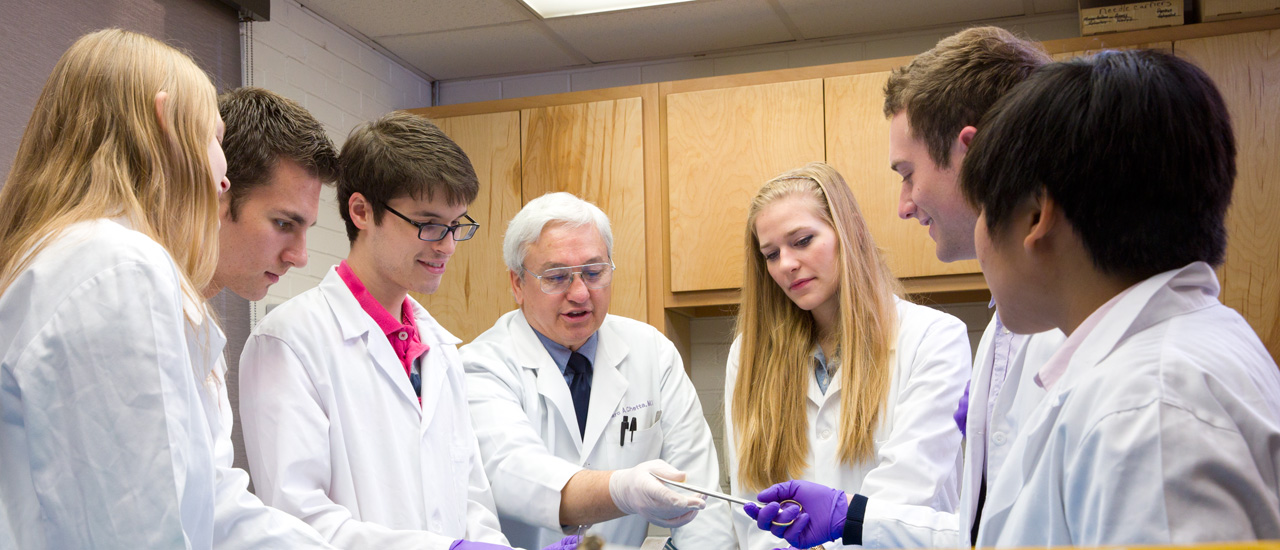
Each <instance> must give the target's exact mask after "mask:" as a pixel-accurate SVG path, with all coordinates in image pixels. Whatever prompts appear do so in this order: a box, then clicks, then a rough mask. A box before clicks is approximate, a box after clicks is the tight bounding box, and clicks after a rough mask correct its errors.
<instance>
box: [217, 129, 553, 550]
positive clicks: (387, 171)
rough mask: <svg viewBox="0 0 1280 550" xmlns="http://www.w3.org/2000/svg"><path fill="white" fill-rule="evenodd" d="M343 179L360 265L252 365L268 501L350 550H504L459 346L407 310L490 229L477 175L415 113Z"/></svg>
mask: <svg viewBox="0 0 1280 550" xmlns="http://www.w3.org/2000/svg"><path fill="white" fill-rule="evenodd" d="M340 163H341V166H340V171H339V174H340V175H339V178H338V203H339V207H340V208H341V211H340V212H341V215H342V219H343V221H345V222H346V229H347V236H348V237H349V238H350V240H351V252H350V254H349V255H348V256H347V259H346V260H344V261H343V262H342V263H340V264H339V265H337V266H335V267H334V268H332V269H330V270H329V273H328V275H326V276H325V278H324V280H323V281H321V282H320V286H318V287H316V288H313V289H311V290H308V291H306V292H304V293H302V294H301V295H299V296H297V297H295V298H293V299H291V300H289V301H287V302H285V303H284V304H282V305H280V306H279V307H278V308H276V310H274V311H272V312H271V313H270V314H268V315H267V316H266V318H264V319H263V320H262V322H260V323H259V324H258V326H257V327H256V328H255V329H254V331H253V334H252V335H251V336H250V337H249V342H248V343H247V344H246V345H245V349H244V354H243V355H242V356H241V363H240V412H241V417H242V418H243V424H244V434H245V450H246V451H247V454H248V456H249V465H250V467H251V472H252V474H253V479H254V484H255V486H256V488H257V490H258V494H259V495H260V496H261V497H262V500H263V501H264V502H266V503H268V504H270V505H272V506H276V507H279V508H281V509H283V510H285V511H287V512H289V513H291V514H294V515H296V516H298V517H299V518H302V519H303V520H304V521H306V522H307V523H309V524H310V525H311V526H313V527H315V528H316V530H318V531H320V533H321V534H322V535H323V536H325V537H326V538H327V539H328V540H329V542H330V543H332V544H333V545H334V546H338V547H342V548H415V549H418V548H427V549H435V550H445V549H449V550H480V549H488V548H507V539H506V537H504V536H503V535H502V533H501V532H499V525H498V518H497V516H496V515H495V512H494V502H493V497H492V495H491V493H490V487H489V482H488V479H487V478H486V476H485V472H484V466H483V464H482V463H481V461H480V453H479V448H478V447H477V443H476V437H475V433H474V432H473V431H472V428H471V420H470V416H469V413H468V410H467V399H466V391H465V384H464V376H463V369H462V362H461V360H460V359H459V357H458V350H457V347H456V346H457V344H458V342H459V340H458V339H457V338H456V337H454V336H453V335H452V334H449V332H448V331H446V330H445V329H444V328H443V327H441V326H440V324H439V323H437V322H436V320H435V319H434V318H432V317H431V315H429V314H428V313H427V311H426V310H425V309H424V308H423V307H422V306H421V305H420V304H418V302H417V301H415V300H414V299H413V298H410V297H409V295H408V293H409V292H410V291H413V292H418V293H422V294H430V293H433V292H435V290H436V288H437V287H438V286H439V285H440V280H441V278H442V277H443V276H444V271H445V267H446V266H447V264H448V262H449V258H450V257H451V256H452V255H453V252H454V250H455V247H456V246H457V241H463V240H467V239H469V238H471V237H472V235H474V234H475V231H476V230H477V229H478V227H479V225H478V224H476V223H475V221H474V220H472V219H471V218H470V217H469V216H467V206H468V205H469V204H470V203H471V201H473V200H475V197H476V194H477V193H478V191H479V182H478V180H477V178H476V174H475V170H474V169H473V168H472V166H471V161H470V160H469V159H468V158H467V155H466V154H465V153H464V152H463V151H462V149H460V148H459V147H458V146H457V144H455V143H454V142H453V141H452V140H450V139H449V138H448V137H447V136H445V135H444V133H443V132H441V131H440V129H439V128H437V127H436V126H435V125H434V124H431V123H430V122H429V121H427V120H426V119H424V118H421V117H417V116H413V115H409V114H406V113H392V114H389V115H386V116H383V117H382V118H380V119H378V120H375V121H373V122H371V123H367V124H363V125H361V126H359V127H357V128H356V129H355V130H353V131H352V133H351V135H350V136H349V137H348V138H347V142H346V144H345V145H344V146H343V150H342V157H341V160H340ZM575 542H576V538H573V537H570V538H569V539H566V541H562V543H558V544H556V545H553V546H554V547H556V548H571V547H572V546H573V544H574V543H575Z"/></svg>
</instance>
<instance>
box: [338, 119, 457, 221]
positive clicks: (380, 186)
mask: <svg viewBox="0 0 1280 550" xmlns="http://www.w3.org/2000/svg"><path fill="white" fill-rule="evenodd" d="M339 164H340V170H339V174H338V210H339V212H340V213H341V214H342V221H344V222H346V224H347V238H348V239H350V240H351V242H355V240H356V235H357V234H359V233H360V230H359V228H357V227H356V225H355V224H354V223H352V222H351V211H350V207H349V206H348V204H347V203H348V201H350V199H351V195H353V194H355V193H360V194H361V195H364V197H365V198H366V199H368V200H369V204H370V208H372V210H373V222H374V223H379V224H380V223H382V215H383V214H385V213H386V205H387V201H389V200H391V199H395V198H399V197H403V196H410V197H413V198H415V199H421V198H424V197H425V198H426V199H427V200H433V199H434V198H435V193H436V192H437V191H438V192H440V193H444V198H445V200H446V201H448V202H449V204H453V205H458V204H471V201H474V200H476V195H477V194H478V193H479V192H480V181H479V180H478V179H477V178H476V171H475V169H474V168H472V166H471V159H469V158H467V154H466V153H464V152H463V151H462V148H461V147H458V144H457V143H454V142H453V140H451V139H449V136H446V135H444V132H443V131H441V130H440V128H438V127H436V125H435V124H432V123H431V121H429V120H427V119H425V118H423V117H420V116H417V115H412V114H409V113H404V112H393V113H390V114H387V115H384V116H383V117H382V118H379V119H378V120H375V121H373V122H366V123H364V124H361V125H359V126H357V127H356V128H355V129H354V130H352V131H351V134H350V135H349V136H347V142H346V143H344V144H343V145H342V158H341V159H340V161H339Z"/></svg>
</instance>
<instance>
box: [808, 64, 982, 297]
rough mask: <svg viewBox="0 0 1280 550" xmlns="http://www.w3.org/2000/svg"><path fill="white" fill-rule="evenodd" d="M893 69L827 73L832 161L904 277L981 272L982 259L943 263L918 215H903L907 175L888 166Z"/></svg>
mask: <svg viewBox="0 0 1280 550" xmlns="http://www.w3.org/2000/svg"><path fill="white" fill-rule="evenodd" d="M888 78H889V73H888V72H887V71H886V72H878V73H867V74H860V75H853V76H842V77H836V78H828V79H826V106H827V112H826V116H827V120H826V128H827V162H828V163H829V164H831V166H832V167H833V168H835V169H836V170H837V171H839V172H840V174H841V175H842V176H844V179H845V182H846V183H848V184H849V187H850V188H851V189H852V190H853V195H854V197H856V198H857V199H858V207H859V209H860V210H862V215H863V217H864V218H866V220H867V226H868V227H870V228H871V235H872V237H874V238H875V240H876V244H877V245H879V246H880V249H881V250H882V251H884V255H885V260H886V261H887V262H888V263H889V268H890V269H892V270H893V274H894V275H896V276H898V277H899V278H906V277H922V276H929V275H951V274H957V273H977V272H979V271H980V268H979V267H978V262H977V261H975V260H967V261H963V262H953V263H943V262H941V261H939V260H938V256H937V254H936V252H935V247H934V242H933V239H932V238H930V237H929V232H928V231H927V229H926V228H925V227H923V226H921V225H920V224H919V223H918V222H916V220H914V219H911V220H902V219H899V218H898V197H899V196H900V195H901V191H902V178H901V177H900V176H898V174H897V173H895V172H894V171H892V170H890V169H889V120H888V119H887V118H885V116H884V107H883V106H884V84H885V81H886V80H887V79H888Z"/></svg>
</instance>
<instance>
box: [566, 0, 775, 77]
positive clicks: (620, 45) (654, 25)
mask: <svg viewBox="0 0 1280 550" xmlns="http://www.w3.org/2000/svg"><path fill="white" fill-rule="evenodd" d="M546 23H547V25H548V26H550V27H551V29H552V30H553V31H555V32H556V33H557V34H559V35H560V36H561V37H562V38H564V40H565V42H567V43H569V45H571V46H572V47H573V48H574V49H576V50H577V51H579V52H581V53H582V54H583V55H586V56H587V58H589V59H591V61H593V62H597V63H600V62H607V61H618V60H624V59H647V58H656V57H669V56H674V55H689V54H696V53H704V52H712V51H719V50H727V49H732V48H742V47H747V46H755V45H760V44H771V43H775V42H785V41H789V40H792V39H793V37H792V36H791V33H790V32H788V31H787V28H786V26H785V25H783V23H782V21H781V20H780V19H778V17H777V14H775V13H774V12H773V9H772V8H770V7H769V5H768V3H767V2H766V1H765V0H711V1H706V2H691V3H687V4H672V5H666V6H656V7H652V8H644V9H638V10H632V11H626V12H612V13H601V14H594V15H582V16H576V17H563V18H556V19H548V20H547V21H546Z"/></svg>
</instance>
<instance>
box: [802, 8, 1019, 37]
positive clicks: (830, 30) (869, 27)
mask: <svg viewBox="0 0 1280 550" xmlns="http://www.w3.org/2000/svg"><path fill="white" fill-rule="evenodd" d="M1042 1H1043V0H1042ZM777 2H778V4H779V5H781V6H782V9H783V11H785V12H786V13H787V15H788V16H789V17H790V18H791V20H792V21H793V22H794V23H795V24H796V27H798V28H799V29H800V32H801V33H802V34H803V35H804V37H805V38H823V37H830V36H846V35H852V34H868V33H883V32H889V31H896V30H904V29H918V28H921V27H930V26H934V25H946V24H951V23H964V22H968V21H978V20H982V19H992V18H997V17H1012V16H1018V15H1023V12H1024V9H1023V0H984V1H982V2H974V1H972V0H894V1H893V2H892V4H891V5H887V4H886V3H883V2H867V1H861V2H856V1H852V0H777Z"/></svg>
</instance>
